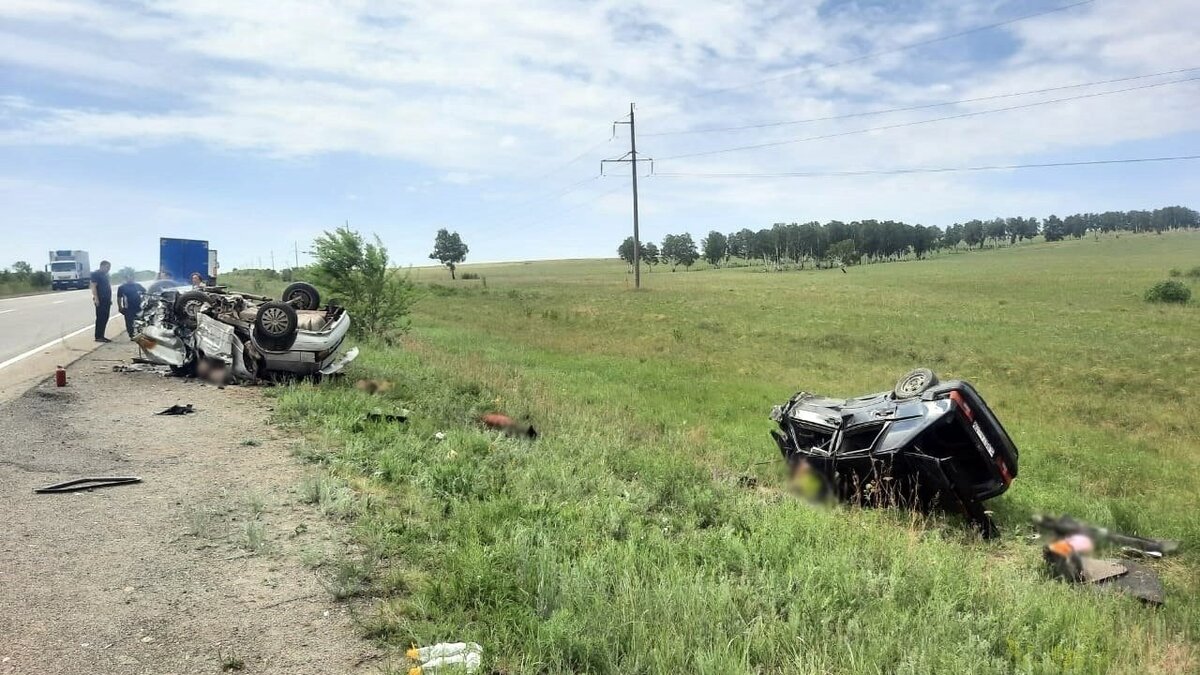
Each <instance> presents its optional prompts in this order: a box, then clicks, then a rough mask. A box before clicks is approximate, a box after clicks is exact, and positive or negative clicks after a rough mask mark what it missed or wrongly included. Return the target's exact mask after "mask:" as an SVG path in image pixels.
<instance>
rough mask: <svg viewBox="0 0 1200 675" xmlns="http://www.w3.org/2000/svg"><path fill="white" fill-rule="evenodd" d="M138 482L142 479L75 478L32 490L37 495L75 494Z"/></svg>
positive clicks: (135, 477) (133, 477)
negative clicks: (81, 491)
mask: <svg viewBox="0 0 1200 675" xmlns="http://www.w3.org/2000/svg"><path fill="white" fill-rule="evenodd" d="M140 482H142V479H141V478H139V477H138V476H104V477H95V478H76V479H74V480H68V481H63V482H61V483H54V484H53V485H45V486H42V487H40V488H34V489H33V491H34V492H37V493H39V494H58V493H60V492H76V491H78V490H91V489H92V488H102V487H112V486H114V485H129V484H132V483H140Z"/></svg>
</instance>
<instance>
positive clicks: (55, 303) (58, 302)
mask: <svg viewBox="0 0 1200 675" xmlns="http://www.w3.org/2000/svg"><path fill="white" fill-rule="evenodd" d="M64 302H66V300H55V301H54V302H52V303H50V304H52V305H61V304H63V303H64Z"/></svg>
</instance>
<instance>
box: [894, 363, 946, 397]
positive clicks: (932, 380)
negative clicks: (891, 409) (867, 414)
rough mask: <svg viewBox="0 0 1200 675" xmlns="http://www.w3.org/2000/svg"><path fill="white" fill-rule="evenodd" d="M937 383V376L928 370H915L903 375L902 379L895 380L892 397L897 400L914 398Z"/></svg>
mask: <svg viewBox="0 0 1200 675" xmlns="http://www.w3.org/2000/svg"><path fill="white" fill-rule="evenodd" d="M937 383H938V376H937V374H936V373H934V372H933V371H932V370H930V369H928V368H917V369H915V370H910V371H909V372H908V373H905V375H904V377H902V378H900V379H899V380H896V386H895V387H894V388H893V389H892V395H893V396H895V397H896V398H897V399H902V398H914V397H917V396H920V395H921V394H923V393H925V390H926V389H929V388H930V387H932V386H934V385H936V384H937Z"/></svg>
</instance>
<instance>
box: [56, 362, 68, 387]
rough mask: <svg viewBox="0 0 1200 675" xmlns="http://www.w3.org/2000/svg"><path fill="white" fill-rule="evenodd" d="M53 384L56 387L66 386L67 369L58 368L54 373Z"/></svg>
mask: <svg viewBox="0 0 1200 675" xmlns="http://www.w3.org/2000/svg"><path fill="white" fill-rule="evenodd" d="M54 384H55V386H58V387H65V386H67V369H66V368H63V367H62V366H58V367H57V368H56V369H55V371H54Z"/></svg>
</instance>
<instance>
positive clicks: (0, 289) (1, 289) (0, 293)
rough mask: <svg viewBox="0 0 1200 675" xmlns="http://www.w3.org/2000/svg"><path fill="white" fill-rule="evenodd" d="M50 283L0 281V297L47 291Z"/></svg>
mask: <svg viewBox="0 0 1200 675" xmlns="http://www.w3.org/2000/svg"><path fill="white" fill-rule="evenodd" d="M49 292H50V284H48V283H47V284H35V283H32V282H29V281H10V282H5V283H0V298H12V297H16V296H20V295H33V294H35V293H49Z"/></svg>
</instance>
